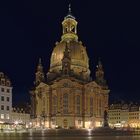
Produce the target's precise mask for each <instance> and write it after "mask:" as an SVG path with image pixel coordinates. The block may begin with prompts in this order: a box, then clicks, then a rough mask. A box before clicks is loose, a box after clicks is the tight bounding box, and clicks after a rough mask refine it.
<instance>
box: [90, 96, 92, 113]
mask: <svg viewBox="0 0 140 140" xmlns="http://www.w3.org/2000/svg"><path fill="white" fill-rule="evenodd" d="M90 115H93V97H90Z"/></svg>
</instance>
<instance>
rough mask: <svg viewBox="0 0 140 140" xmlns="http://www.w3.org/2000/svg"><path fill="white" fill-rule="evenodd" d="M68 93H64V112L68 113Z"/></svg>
mask: <svg viewBox="0 0 140 140" xmlns="http://www.w3.org/2000/svg"><path fill="white" fill-rule="evenodd" d="M68 104H69V102H68V94H66V93H65V94H64V95H63V113H64V114H68Z"/></svg>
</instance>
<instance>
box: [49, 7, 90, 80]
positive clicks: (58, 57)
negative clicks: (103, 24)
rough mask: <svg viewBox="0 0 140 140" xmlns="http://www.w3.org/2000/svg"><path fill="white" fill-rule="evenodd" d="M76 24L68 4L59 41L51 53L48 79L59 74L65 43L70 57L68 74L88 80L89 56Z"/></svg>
mask: <svg viewBox="0 0 140 140" xmlns="http://www.w3.org/2000/svg"><path fill="white" fill-rule="evenodd" d="M77 24H78V22H77V21H76V18H75V17H74V16H73V15H72V12H71V8H70V6H69V10H68V14H67V16H65V17H64V20H63V21H62V36H61V41H60V42H56V46H55V47H54V49H53V52H52V55H51V61H50V69H49V72H48V73H47V78H48V79H49V81H50V80H52V79H55V78H57V77H58V75H61V71H62V59H63V57H64V51H65V48H66V44H67V45H68V46H69V50H70V57H71V66H70V67H71V70H72V71H73V73H72V75H69V76H73V77H75V78H78V79H80V80H83V81H89V80H90V70H89V58H88V55H87V51H86V47H85V46H83V44H82V42H81V41H79V40H78V35H77ZM52 77H53V78H52Z"/></svg>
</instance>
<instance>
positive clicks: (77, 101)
mask: <svg viewBox="0 0 140 140" xmlns="http://www.w3.org/2000/svg"><path fill="white" fill-rule="evenodd" d="M76 113H77V114H80V95H77V96H76Z"/></svg>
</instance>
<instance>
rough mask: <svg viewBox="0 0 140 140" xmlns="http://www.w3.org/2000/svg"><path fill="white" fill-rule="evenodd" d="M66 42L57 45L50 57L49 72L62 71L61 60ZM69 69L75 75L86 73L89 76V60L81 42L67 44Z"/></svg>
mask: <svg viewBox="0 0 140 140" xmlns="http://www.w3.org/2000/svg"><path fill="white" fill-rule="evenodd" d="M65 47H66V42H65V41H62V42H60V43H57V44H56V46H55V48H54V49H53V52H52V55H51V63H50V71H53V72H59V71H60V70H62V58H63V55H64V50H65ZM69 49H70V56H71V69H72V70H73V71H74V72H75V73H77V74H78V73H80V72H86V73H88V74H89V62H88V61H89V58H88V56H87V52H86V48H85V47H84V46H83V45H82V43H81V42H76V41H70V42H69Z"/></svg>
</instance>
